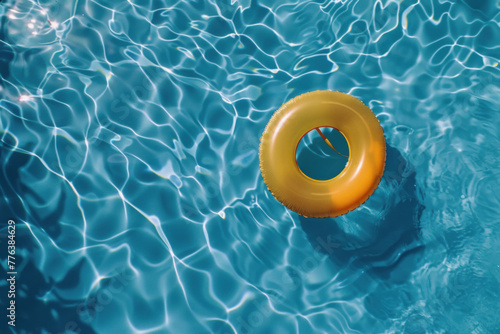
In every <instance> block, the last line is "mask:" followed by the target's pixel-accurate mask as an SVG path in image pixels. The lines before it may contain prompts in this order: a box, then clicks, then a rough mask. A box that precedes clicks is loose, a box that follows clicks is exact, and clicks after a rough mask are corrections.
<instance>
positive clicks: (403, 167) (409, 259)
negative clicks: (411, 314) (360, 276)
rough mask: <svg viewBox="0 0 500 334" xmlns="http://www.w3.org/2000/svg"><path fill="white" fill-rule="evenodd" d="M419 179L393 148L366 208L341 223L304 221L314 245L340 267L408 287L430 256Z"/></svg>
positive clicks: (388, 148) (339, 220) (350, 215)
mask: <svg viewBox="0 0 500 334" xmlns="http://www.w3.org/2000/svg"><path fill="white" fill-rule="evenodd" d="M415 176H416V175H415V171H414V169H413V168H412V166H410V165H409V164H408V162H407V161H406V160H405V159H404V158H403V157H402V155H401V154H400V153H399V151H398V150H397V149H395V148H393V147H390V146H387V161H386V168H385V171H384V175H383V177H382V181H381V183H380V185H379V188H377V190H376V191H375V192H374V194H373V195H372V196H371V197H370V198H369V199H368V201H367V202H365V204H364V205H363V206H362V207H361V208H358V209H356V210H354V211H353V212H350V213H348V214H347V215H344V216H341V217H337V218H325V219H315V218H306V217H303V216H300V222H301V224H302V228H303V230H304V232H305V233H306V234H307V238H308V240H309V242H310V243H311V245H312V246H313V248H314V249H315V250H316V251H318V252H321V253H324V254H328V256H329V258H330V259H331V260H332V261H333V262H334V263H336V264H337V265H339V266H340V267H343V268H345V267H351V268H352V269H355V270H358V269H362V270H363V271H365V272H367V273H368V274H371V275H375V276H377V277H379V278H380V279H383V280H386V279H390V280H391V282H394V283H402V282H404V281H406V280H407V279H408V278H409V276H410V274H411V273H412V272H413V270H415V269H416V268H417V267H418V262H419V261H420V258H421V256H419V255H420V254H422V253H423V250H424V246H423V243H422V242H421V241H420V238H419V233H420V226H419V222H420V217H421V215H422V211H423V209H424V206H423V205H422V204H421V195H420V194H419V192H418V189H417V187H416V178H415Z"/></svg>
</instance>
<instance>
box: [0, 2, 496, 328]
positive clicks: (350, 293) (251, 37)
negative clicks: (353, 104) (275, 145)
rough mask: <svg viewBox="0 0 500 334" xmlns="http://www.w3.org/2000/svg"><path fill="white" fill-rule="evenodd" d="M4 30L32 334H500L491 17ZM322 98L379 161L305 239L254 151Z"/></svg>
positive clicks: (137, 19) (28, 25)
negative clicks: (347, 209)
mask: <svg viewBox="0 0 500 334" xmlns="http://www.w3.org/2000/svg"><path fill="white" fill-rule="evenodd" d="M0 12H1V14H2V16H1V17H2V19H1V20H0V25H1V26H0V29H1V30H0V35H1V36H2V41H1V44H0V53H1V55H2V56H1V57H0V74H1V84H0V138H1V141H2V144H1V145H0V149H1V150H2V152H1V154H0V159H1V161H0V165H1V166H2V168H1V173H2V177H1V178H0V181H1V182H2V183H1V189H2V191H3V194H4V197H5V199H6V200H5V201H1V202H0V206H1V208H0V212H2V215H12V216H13V217H15V218H16V219H15V220H16V238H17V239H16V240H17V241H16V243H17V244H16V247H18V248H16V252H17V251H19V252H18V253H17V254H22V255H23V259H25V260H23V261H25V262H24V264H23V265H24V267H23V266H21V265H18V266H17V269H18V271H19V277H20V278H21V279H22V280H24V279H26V280H27V279H28V278H29V277H39V278H40V279H39V280H38V279H37V281H36V282H35V281H26V282H25V281H23V284H25V285H24V286H25V288H23V289H25V290H23V293H24V295H22V296H17V297H16V298H17V299H16V302H18V301H19V305H21V303H22V302H23V301H24V303H25V304H24V305H33V307H31V308H28V306H26V309H23V310H19V309H17V310H16V312H19V314H20V313H23V314H25V316H26V317H27V318H29V319H30V321H32V323H31V324H23V326H27V327H25V328H23V329H25V330H26V331H27V332H36V331H37V330H40V329H43V330H45V331H46V332H50V333H60V332H64V331H65V330H66V331H73V332H78V331H79V330H80V332H82V333H84V332H85V333H92V332H97V333H115V332H116V333H119V332H123V333H141V332H142V333H150V332H158V333H160V332H161V333H163V332H165V333H177V332H179V333H250V332H253V333H322V332H324V333H336V332H341V333H374V332H375V333H385V332H404V331H406V332H409V333H417V332H450V333H461V332H466V333H474V332H476V333H489V332H491V333H495V332H499V328H500V323H499V319H498V317H497V315H496V313H495V312H496V310H498V309H499V308H500V305H499V301H500V298H499V295H500V291H499V286H500V285H498V281H499V280H500V269H499V267H498V266H499V265H500V263H499V259H498V252H497V251H495V249H496V247H497V245H498V244H499V235H500V233H499V227H498V217H499V216H500V211H499V210H500V209H499V208H500V200H499V197H498V195H497V194H498V193H499V191H500V184H499V179H500V178H499V175H498V166H499V164H500V161H499V157H500V154H499V150H498V148H499V147H500V140H499V135H498V128H500V113H499V112H498V111H499V109H498V96H499V93H500V91H499V88H498V82H499V80H500V72H499V71H500V69H499V67H498V62H499V53H498V41H499V40H500V31H499V25H498V18H499V17H500V9H499V7H498V5H497V3H496V1H477V2H474V1H469V0H464V1H457V2H446V1H413V0H408V1H406V0H405V1H391V0H387V1H385V0H384V1H380V0H368V1H361V0H354V1H323V2H318V1H308V0H306V1H292V2H290V1H284V2H282V1H267V0H259V1H250V0H240V1H212V0H209V1H111V0H103V1H92V0H78V1H55V0H47V1H28V0H19V1H4V2H3V3H2V4H1V5H0ZM319 89H322V90H324V89H330V90H339V91H342V92H345V93H349V94H351V95H354V96H356V97H357V98H359V99H360V100H362V101H363V102H364V103H365V104H367V106H368V107H370V109H372V110H373V112H374V113H375V114H376V115H377V118H378V119H379V120H380V123H381V125H382V127H383V129H384V133H385V136H386V141H387V145H388V146H387V147H388V155H387V164H386V169H385V173H386V174H385V175H384V177H383V178H382V181H381V183H380V186H379V188H378V189H377V190H376V191H375V193H374V194H373V196H372V197H370V199H369V200H368V201H367V202H366V203H365V204H363V205H362V206H361V207H360V208H359V209H357V210H355V211H354V212H351V213H349V214H347V215H345V216H343V217H340V218H337V219H329V220H323V221H314V220H310V219H306V218H304V217H300V216H298V215H296V214H295V213H293V212H291V211H289V210H287V209H286V208H284V207H283V206H282V205H281V204H280V203H279V202H278V201H276V200H275V199H274V198H273V196H272V195H271V194H270V193H269V192H268V190H267V188H266V186H265V184H264V182H263V180H262V177H261V175H260V169H259V158H258V147H259V140H260V136H261V134H262V132H263V130H264V128H265V126H266V124H267V122H268V121H269V119H270V118H271V116H272V114H273V113H274V111H276V110H277V109H278V108H279V107H280V106H281V105H282V104H283V103H284V102H286V101H288V100H290V99H291V98H293V97H295V96H298V95H300V94H302V93H305V92H308V91H313V90H319ZM328 148H329V147H326V148H325V149H328ZM336 148H337V147H336ZM341 153H342V152H341ZM2 203H4V204H2ZM4 212H6V213H5V214H4ZM2 217H3V216H2ZM4 221H7V219H4ZM28 259H32V261H30V260H28ZM2 261H3V258H2ZM2 263H4V261H3V262H2ZM22 268H25V269H22ZM21 270H24V271H21ZM21 279H20V280H19V282H21ZM464 286H467V288H464ZM19 287H20V286H19ZM23 296H24V297H23ZM23 298H24V299H23ZM38 310H47V312H46V313H43V317H40V316H35V312H38ZM41 318H43V322H40V323H38V322H37V321H38V320H37V319H41ZM31 319H32V320H31ZM18 320H19V319H18ZM17 324H19V326H21V323H20V322H19V323H16V326H17ZM29 326H32V327H29ZM21 327H22V326H21ZM21 327H19V328H21Z"/></svg>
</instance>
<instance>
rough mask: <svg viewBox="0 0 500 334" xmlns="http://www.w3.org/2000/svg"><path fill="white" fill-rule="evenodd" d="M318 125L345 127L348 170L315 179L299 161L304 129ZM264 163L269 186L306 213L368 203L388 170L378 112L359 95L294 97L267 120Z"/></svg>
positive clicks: (330, 213)
mask: <svg viewBox="0 0 500 334" xmlns="http://www.w3.org/2000/svg"><path fill="white" fill-rule="evenodd" d="M319 127H332V128H335V129H337V130H338V131H340V132H341V133H342V134H343V135H344V137H345V138H346V140H347V143H348V145H349V160H348V162H347V165H346V167H345V168H344V170H343V171H342V172H341V173H340V174H339V175H337V176H336V177H334V178H333V179H330V180H325V181H321V180H315V179H312V178H310V177H308V176H307V175H305V174H304V173H303V172H302V171H301V170H300V168H299V166H298V165H297V160H296V158H295V156H296V150H297V146H298V144H299V142H300V140H301V139H302V137H303V136H304V135H306V134H307V133H308V132H309V131H311V130H313V129H315V128H319ZM259 158H260V169H261V172H262V177H263V178H264V182H265V183H266V185H267V187H268V189H269V191H270V192H271V193H272V194H273V195H274V197H276V199H278V200H279V201H280V202H281V203H283V205H285V206H286V207H287V208H289V209H291V210H293V211H295V212H297V213H299V214H301V215H303V216H306V217H316V218H324V217H336V216H340V215H343V214H345V213H347V212H349V211H351V210H354V209H355V208H357V207H358V206H360V205H361V204H363V203H364V202H365V201H366V200H367V199H368V197H370V195H371V194H372V193H373V192H374V191H375V189H376V188H377V186H378V184H379V182H380V179H381V178H382V174H383V173H384V166H385V158H386V149H385V139H384V132H383V130H382V127H381V126H380V123H379V121H378V120H377V118H376V117H375V115H374V114H373V112H372V111H371V110H370V108H368V107H367V106H365V105H364V104H363V102H361V101H360V100H358V99H357V98H355V97H353V96H351V95H347V94H344V93H340V92H334V91H315V92H311V93H306V94H302V95H300V96H297V97H296V98H294V99H292V100H290V101H289V102H287V103H285V104H284V105H282V106H281V108H280V109H278V111H276V112H275V113H274V115H273V117H272V118H271V120H270V121H269V123H268V124H267V127H266V129H265V130H264V133H263V135H262V138H261V144H260V148H259Z"/></svg>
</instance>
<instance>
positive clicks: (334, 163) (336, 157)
mask: <svg viewBox="0 0 500 334" xmlns="http://www.w3.org/2000/svg"><path fill="white" fill-rule="evenodd" d="M318 130H319V131H318ZM323 137H324V138H323ZM295 159H297V165H298V166H299V168H300V170H301V171H302V173H304V174H306V175H307V176H309V177H310V178H312V179H315V180H330V179H333V178H334V177H336V176H337V175H339V174H340V173H341V172H342V171H343V170H344V168H345V166H346V165H347V162H348V160H349V145H348V144H347V140H346V139H345V137H344V135H343V134H342V133H340V132H339V131H338V130H337V129H334V128H330V127H319V128H316V129H312V130H311V131H309V132H308V133H306V134H305V135H304V137H302V139H301V140H300V142H299V145H298V146H297V151H296V152H295Z"/></svg>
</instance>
